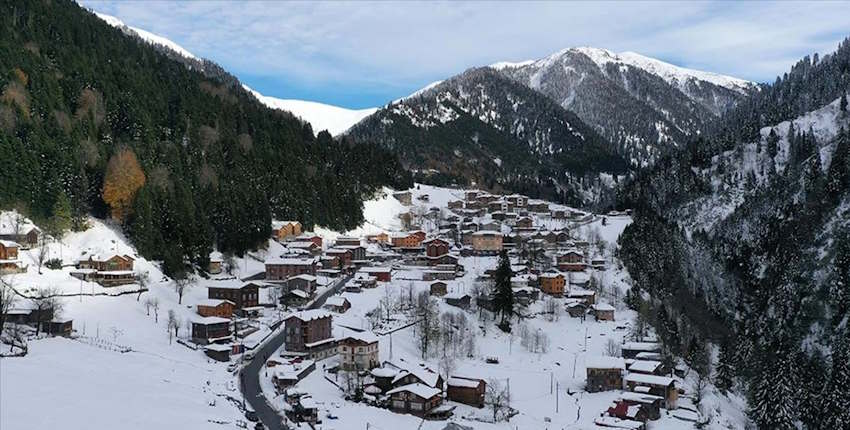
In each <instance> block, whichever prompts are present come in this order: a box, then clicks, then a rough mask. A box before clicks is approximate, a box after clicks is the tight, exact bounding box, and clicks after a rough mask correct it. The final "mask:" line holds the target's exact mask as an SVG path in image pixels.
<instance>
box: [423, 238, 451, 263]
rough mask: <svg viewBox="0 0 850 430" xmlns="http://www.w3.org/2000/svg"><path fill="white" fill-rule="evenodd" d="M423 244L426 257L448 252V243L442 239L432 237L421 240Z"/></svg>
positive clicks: (435, 256)
mask: <svg viewBox="0 0 850 430" xmlns="http://www.w3.org/2000/svg"><path fill="white" fill-rule="evenodd" d="M422 245H424V246H425V255H427V256H428V258H439V257H441V256H443V255H445V254H448V253H449V243H448V242H446V241H445V240H443V239H439V238H433V239H428V240H425V241H423V242H422Z"/></svg>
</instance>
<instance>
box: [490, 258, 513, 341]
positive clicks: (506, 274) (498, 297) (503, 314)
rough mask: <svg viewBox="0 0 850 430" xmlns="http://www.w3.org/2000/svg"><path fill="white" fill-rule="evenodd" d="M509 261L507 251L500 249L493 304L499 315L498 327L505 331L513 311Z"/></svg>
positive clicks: (509, 328) (507, 330)
mask: <svg viewBox="0 0 850 430" xmlns="http://www.w3.org/2000/svg"><path fill="white" fill-rule="evenodd" d="M512 276H513V273H512V272H511V261H510V259H509V258H508V252H507V251H506V250H504V249H503V250H502V251H501V253H500V254H499V265H498V266H497V267H496V273H495V274H494V276H493V278H494V285H493V290H494V305H495V307H496V310H497V312H498V313H499V315H500V321H499V328H501V329H502V330H503V331H505V332H509V331H510V330H511V317H513V313H514V293H513V290H512V289H511V277H512Z"/></svg>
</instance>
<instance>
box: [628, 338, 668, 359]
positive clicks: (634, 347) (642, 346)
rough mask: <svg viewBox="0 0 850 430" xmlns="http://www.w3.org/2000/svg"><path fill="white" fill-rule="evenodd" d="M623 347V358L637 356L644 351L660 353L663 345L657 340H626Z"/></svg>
mask: <svg viewBox="0 0 850 430" xmlns="http://www.w3.org/2000/svg"><path fill="white" fill-rule="evenodd" d="M621 349H622V353H623V358H637V355H638V354H640V353H643V352H649V353H660V352H661V345H660V344H658V343H655V342H626V343H624V344H623V347H622V348H621Z"/></svg>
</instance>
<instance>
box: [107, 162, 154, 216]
mask: <svg viewBox="0 0 850 430" xmlns="http://www.w3.org/2000/svg"><path fill="white" fill-rule="evenodd" d="M144 185H145V172H143V171H142V167H141V166H140V165H139V160H138V159H137V158H136V153H135V152H133V150H132V149H129V148H124V149H121V150H119V151H118V152H117V153H115V155H113V156H112V158H110V159H109V163H108V164H107V166H106V177H105V178H104V179H103V201H104V202H106V204H108V205H109V207H110V208H112V218H113V219H115V220H117V221H123V220H124V217H126V216H127V211H128V210H129V209H130V207H131V205H132V204H133V198H135V197H136V192H137V191H139V188H142V186H144Z"/></svg>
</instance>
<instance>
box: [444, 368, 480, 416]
mask: <svg viewBox="0 0 850 430" xmlns="http://www.w3.org/2000/svg"><path fill="white" fill-rule="evenodd" d="M446 387H447V388H446V394H447V397H448V399H449V400H451V401H454V402H459V403H463V404H467V405H470V406H475V407H478V408H481V407H484V391H485V390H486V389H487V383H486V382H484V380H483V379H478V378H466V377H463V376H452V377H450V378H449V379H448V380H447V381H446Z"/></svg>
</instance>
